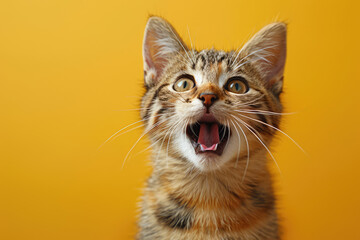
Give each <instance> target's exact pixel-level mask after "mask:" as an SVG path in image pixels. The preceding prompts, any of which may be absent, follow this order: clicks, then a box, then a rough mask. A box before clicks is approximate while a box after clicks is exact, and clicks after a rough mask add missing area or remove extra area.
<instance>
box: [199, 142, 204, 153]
mask: <svg viewBox="0 0 360 240" xmlns="http://www.w3.org/2000/svg"><path fill="white" fill-rule="evenodd" d="M200 149H201V151H203V152H204V151H205V148H204V147H203V145H202V144H200Z"/></svg>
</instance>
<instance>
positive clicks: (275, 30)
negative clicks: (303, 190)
mask: <svg viewBox="0 0 360 240" xmlns="http://www.w3.org/2000/svg"><path fill="white" fill-rule="evenodd" d="M285 57H286V25H285V24H284V23H273V24H270V25H268V26H266V27H264V28H263V29H262V30H261V31H260V32H258V33H257V34H256V35H255V36H254V37H253V38H252V39H251V40H250V41H248V43H246V44H245V45H244V46H243V47H242V49H241V50H239V51H231V52H225V51H221V50H220V51H218V50H214V49H211V50H202V51H197V50H195V49H190V48H189V47H188V46H186V45H185V43H184V42H183V41H182V40H181V38H180V36H179V35H178V34H177V32H176V31H175V30H174V28H173V27H172V26H171V25H170V24H169V23H168V22H167V21H165V20H164V19H162V18H159V17H151V18H150V19H149V20H148V23H147V26H146V29H145V37H144V42H143V58H144V75H145V88H146V93H145V94H144V96H143V98H142V102H141V118H142V120H143V122H144V124H145V134H147V135H148V137H149V139H150V141H151V143H152V149H153V154H152V163H153V173H152V175H151V176H150V178H149V179H148V182H147V186H146V189H145V192H144V196H143V200H142V205H141V208H142V213H141V216H140V220H139V233H138V236H137V237H138V239H141V240H142V239H175V240H176V239H191V240H194V239H219V240H220V239H223V240H225V239H227V240H230V239H241V240H248V239H280V234H279V227H278V217H277V214H276V209H275V199H274V193H273V187H272V181H271V176H270V174H269V170H268V168H267V154H268V153H270V152H269V149H268V147H267V146H268V145H269V143H270V142H271V140H272V138H273V135H274V134H275V131H276V130H277V128H278V125H279V121H280V115H281V114H280V112H281V109H282V107H281V103H280V100H279V96H280V93H281V91H282V82H283V71H284V65H285ZM270 156H271V157H272V155H271V153H270Z"/></svg>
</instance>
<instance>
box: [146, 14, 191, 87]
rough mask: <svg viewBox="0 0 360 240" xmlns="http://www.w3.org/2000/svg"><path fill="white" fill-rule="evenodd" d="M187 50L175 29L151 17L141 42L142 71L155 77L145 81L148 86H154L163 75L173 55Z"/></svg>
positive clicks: (165, 22)
mask: <svg viewBox="0 0 360 240" xmlns="http://www.w3.org/2000/svg"><path fill="white" fill-rule="evenodd" d="M183 48H187V47H186V45H185V44H184V43H183V41H182V40H181V38H180V37H179V35H178V34H177V33H176V31H175V29H174V28H173V27H172V26H171V25H170V23H168V22H167V21H165V20H164V19H162V18H159V17H151V18H150V19H149V21H148V23H147V25H146V28H145V36H144V41H143V58H144V70H145V71H149V70H152V72H153V73H154V74H155V77H154V78H153V79H152V78H151V79H145V80H146V81H150V82H147V83H146V84H148V85H154V83H156V81H157V80H158V79H159V77H160V75H161V74H162V73H163V71H164V68H165V67H166V65H167V64H168V61H169V60H170V59H171V57H172V55H173V54H174V53H177V52H179V51H181V50H182V49H183Z"/></svg>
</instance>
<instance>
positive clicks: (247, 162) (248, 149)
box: [231, 115, 250, 183]
mask: <svg viewBox="0 0 360 240" xmlns="http://www.w3.org/2000/svg"><path fill="white" fill-rule="evenodd" d="M231 116H232V117H234V115H231ZM235 123H236V124H237V125H238V126H239V128H240V130H241V132H242V134H243V136H244V138H245V142H246V150H247V159H246V166H245V169H244V174H243V176H242V179H241V182H242V183H243V182H244V180H245V176H246V173H247V170H248V167H249V163H250V146H249V141H248V139H247V137H246V134H245V132H244V130H243V128H242V127H241V126H240V124H239V123H237V122H236V121H235Z"/></svg>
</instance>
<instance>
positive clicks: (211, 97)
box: [199, 92, 218, 108]
mask: <svg viewBox="0 0 360 240" xmlns="http://www.w3.org/2000/svg"><path fill="white" fill-rule="evenodd" d="M199 99H200V100H201V101H202V102H203V104H204V106H205V107H206V108H209V107H211V105H213V103H214V102H215V101H216V100H217V99H218V97H217V96H216V95H215V94H214V93H212V92H210V93H206V92H205V93H201V94H200V95H199Z"/></svg>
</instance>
